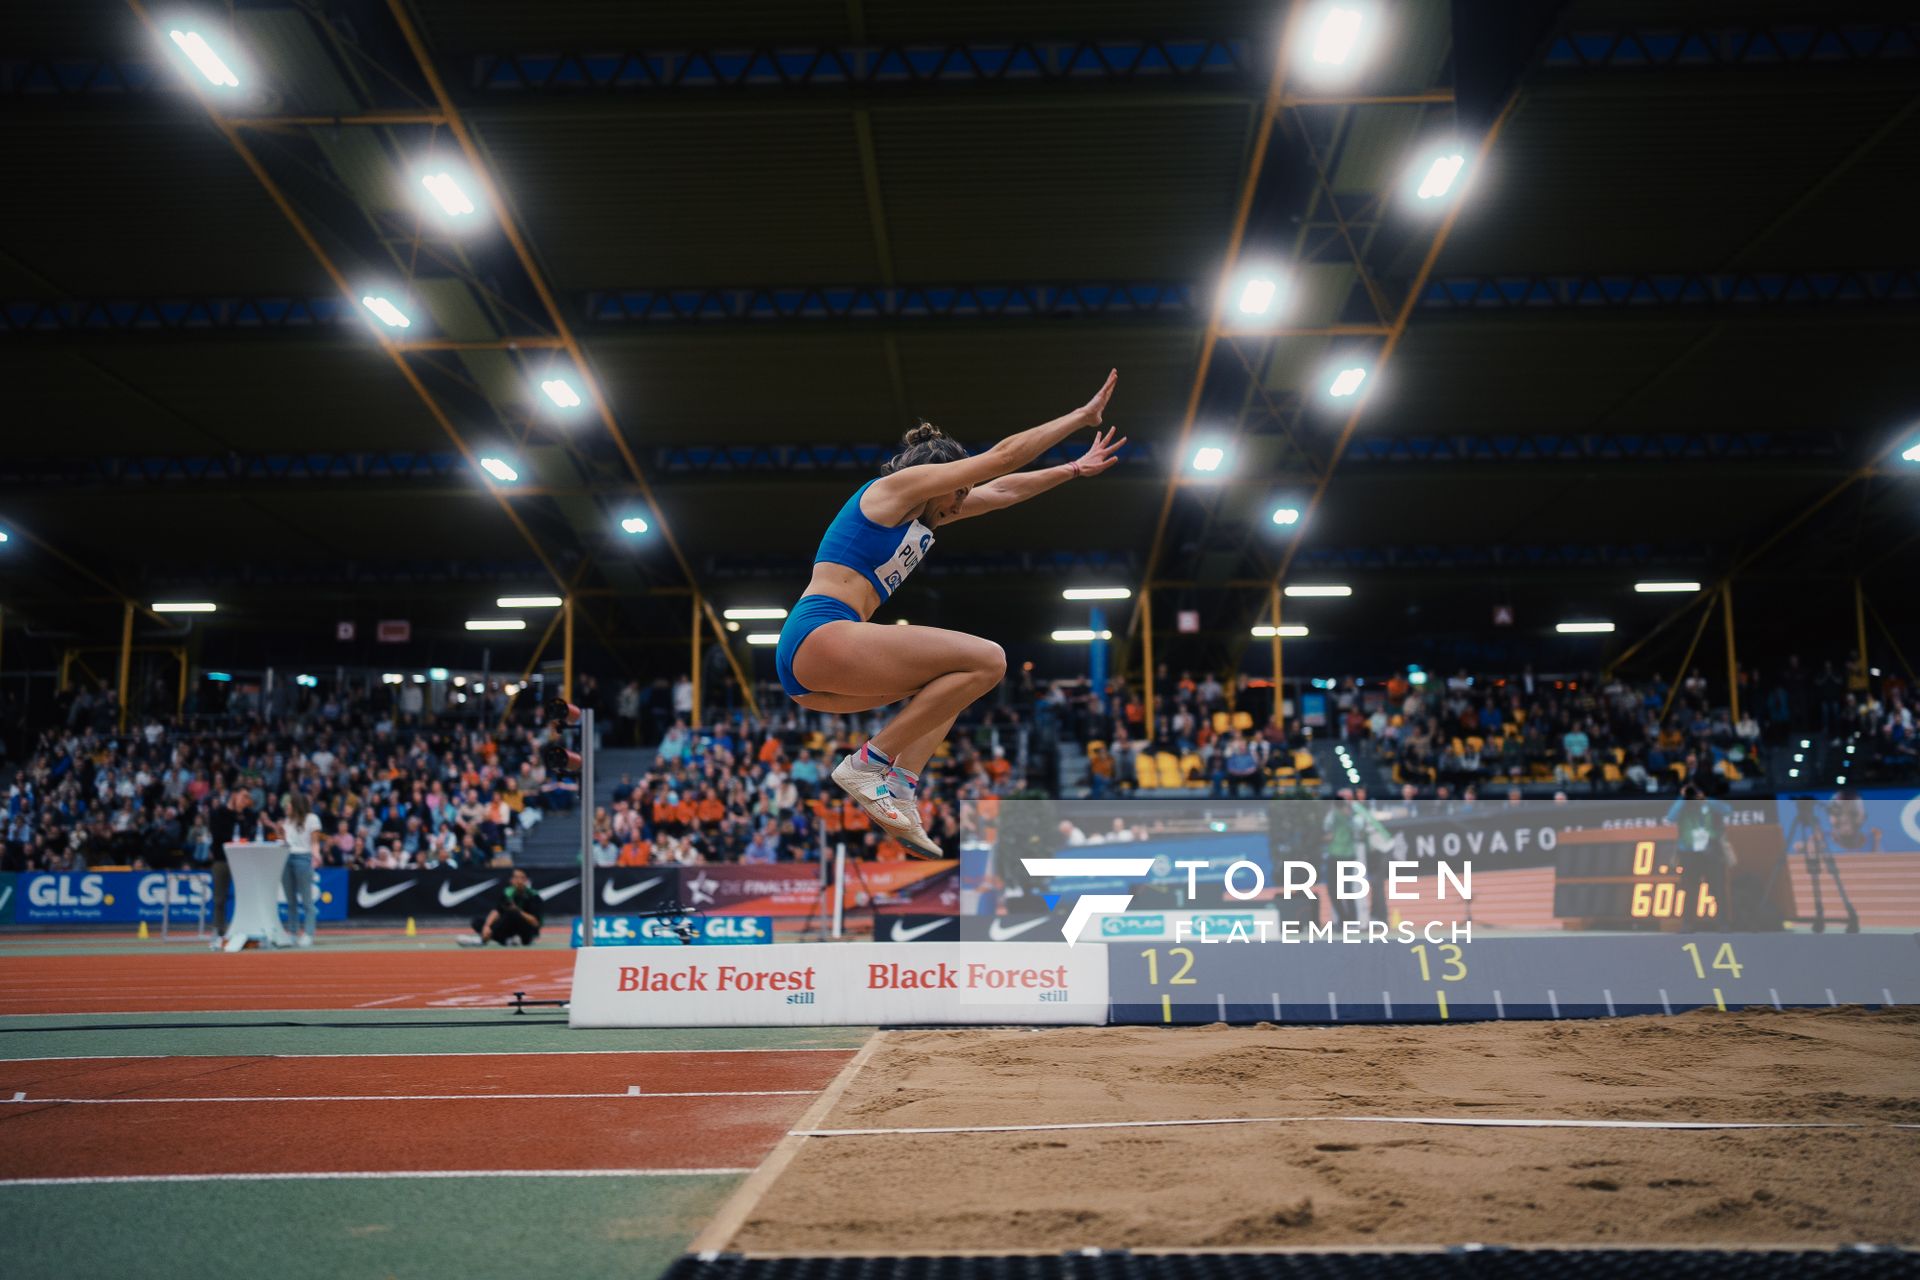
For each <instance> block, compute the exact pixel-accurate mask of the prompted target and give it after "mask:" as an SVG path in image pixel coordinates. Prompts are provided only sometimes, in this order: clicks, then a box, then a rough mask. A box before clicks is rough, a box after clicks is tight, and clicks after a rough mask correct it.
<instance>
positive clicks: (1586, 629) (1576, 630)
mask: <svg viewBox="0 0 1920 1280" xmlns="http://www.w3.org/2000/svg"><path fill="white" fill-rule="evenodd" d="M1554 630H1555V631H1558V632H1559V633H1560V634H1561V635H1563V636H1577V635H1601V634H1604V633H1606V632H1609V631H1612V630H1613V624H1612V623H1611V622H1562V623H1559V624H1558V625H1556V626H1555V627H1554Z"/></svg>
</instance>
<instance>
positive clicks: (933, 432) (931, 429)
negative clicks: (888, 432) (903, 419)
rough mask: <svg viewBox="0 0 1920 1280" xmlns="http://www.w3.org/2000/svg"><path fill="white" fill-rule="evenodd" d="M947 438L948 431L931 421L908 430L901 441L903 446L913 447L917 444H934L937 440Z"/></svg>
mask: <svg viewBox="0 0 1920 1280" xmlns="http://www.w3.org/2000/svg"><path fill="white" fill-rule="evenodd" d="M946 438H947V433H946V432H944V431H942V430H941V429H940V428H938V427H936V426H934V425H933V424H932V423H931V422H922V423H921V424H920V425H919V426H917V427H915V428H914V429H913V430H911V431H909V432H907V434H906V436H905V437H904V438H903V439H902V440H901V441H900V443H901V445H902V446H903V447H905V448H908V449H911V448H913V446H915V445H917V444H932V443H933V442H934V441H935V440H944V439H946Z"/></svg>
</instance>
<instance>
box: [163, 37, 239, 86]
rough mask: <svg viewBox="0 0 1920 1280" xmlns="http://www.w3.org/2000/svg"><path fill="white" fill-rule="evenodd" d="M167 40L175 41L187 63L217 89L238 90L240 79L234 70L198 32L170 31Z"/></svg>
mask: <svg viewBox="0 0 1920 1280" xmlns="http://www.w3.org/2000/svg"><path fill="white" fill-rule="evenodd" d="M167 39H169V40H171V41H173V43H174V44H175V45H176V46H178V47H179V50H180V52H182V53H184V54H186V55H187V61H189V62H191V63H193V65H194V67H195V68H196V69H197V70H198V71H199V72H200V74H201V75H203V76H205V77H206V78H207V82H208V83H209V84H212V85H213V86H214V87H215V88H219V89H238V88H239V87H240V77H239V76H237V75H235V74H234V73H233V68H232V67H230V66H228V65H227V64H226V62H225V60H224V59H222V58H221V57H220V55H219V54H217V53H215V52H214V51H213V46H212V45H210V44H208V43H207V39H206V37H205V36H203V35H201V34H200V33H199V32H198V31H169V32H167Z"/></svg>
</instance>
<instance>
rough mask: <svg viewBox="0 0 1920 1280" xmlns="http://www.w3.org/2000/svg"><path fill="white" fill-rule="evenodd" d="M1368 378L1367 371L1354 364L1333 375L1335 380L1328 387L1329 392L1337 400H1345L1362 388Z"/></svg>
mask: <svg viewBox="0 0 1920 1280" xmlns="http://www.w3.org/2000/svg"><path fill="white" fill-rule="evenodd" d="M1366 380H1367V371H1366V370H1365V369H1364V368H1362V367H1360V366H1358V365H1354V366H1351V367H1349V368H1346V369H1342V370H1340V371H1339V372H1338V373H1336V374H1334V375H1333V382H1332V383H1331V384H1329V385H1328V387H1327V394H1328V395H1330V396H1332V397H1333V398H1334V399H1335V400H1344V399H1346V398H1347V397H1348V396H1350V395H1352V394H1353V393H1354V392H1356V391H1358V390H1360V384H1361V383H1363V382H1365V381H1366Z"/></svg>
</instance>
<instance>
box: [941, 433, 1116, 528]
mask: <svg viewBox="0 0 1920 1280" xmlns="http://www.w3.org/2000/svg"><path fill="white" fill-rule="evenodd" d="M1119 431H1120V428H1118V427H1109V428H1107V430H1106V431H1105V432H1104V433H1102V432H1099V431H1096V432H1094V433H1093V447H1092V448H1090V449H1088V450H1087V451H1086V453H1084V454H1082V455H1081V456H1080V457H1078V458H1076V459H1074V460H1073V461H1072V462H1069V463H1065V464H1063V465H1061V466H1058V467H1048V468H1046V469H1045V470H1042V471H1020V472H1016V473H1014V474H1013V475H1010V476H1001V477H1000V478H999V479H997V480H989V481H988V482H987V483H985V484H983V485H976V486H975V487H974V490H973V492H972V493H969V494H968V495H967V501H966V503H965V504H964V505H963V506H962V507H961V508H960V512H959V514H958V515H955V516H952V517H950V519H954V520H965V519H967V518H968V517H970V516H980V515H985V514H986V513H987V512H989V511H1000V510H1003V509H1005V508H1007V507H1011V506H1013V505H1014V504H1015V503H1018V502H1025V501H1026V500H1027V499H1028V498H1037V497H1039V496H1040V495H1041V494H1043V493H1045V492H1046V491H1047V490H1049V489H1053V488H1057V487H1059V486H1060V485H1063V484H1065V483H1066V482H1067V481H1069V480H1076V479H1081V478H1083V477H1086V476H1097V475H1099V474H1100V473H1101V472H1102V471H1105V470H1106V469H1107V468H1109V467H1111V466H1112V465H1113V464H1114V463H1115V462H1116V461H1118V460H1119V456H1120V450H1122V449H1124V448H1126V447H1127V438H1126V437H1125V436H1121V437H1120V438H1119V439H1118V440H1116V439H1114V436H1116V435H1118V434H1119Z"/></svg>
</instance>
